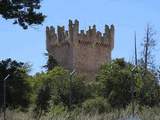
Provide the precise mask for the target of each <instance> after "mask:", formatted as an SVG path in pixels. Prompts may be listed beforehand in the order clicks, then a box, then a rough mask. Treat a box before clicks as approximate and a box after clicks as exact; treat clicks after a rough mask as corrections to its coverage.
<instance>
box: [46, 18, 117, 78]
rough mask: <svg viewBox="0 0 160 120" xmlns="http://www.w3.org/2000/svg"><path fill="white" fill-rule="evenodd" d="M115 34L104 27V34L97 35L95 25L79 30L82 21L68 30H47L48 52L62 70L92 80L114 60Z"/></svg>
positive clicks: (76, 22) (75, 23) (76, 21)
mask: <svg viewBox="0 0 160 120" xmlns="http://www.w3.org/2000/svg"><path fill="white" fill-rule="evenodd" d="M114 31H115V29H114V26H113V25H111V26H108V25H105V27H104V32H100V31H97V29H96V25H93V26H89V28H88V30H86V31H85V30H79V21H78V20H75V21H74V22H73V21H72V20H69V24H68V30H67V29H65V27H64V26H57V28H54V27H53V26H51V27H46V47H47V51H48V53H49V54H50V55H53V56H54V58H55V59H56V60H57V62H58V63H59V64H60V65H62V66H63V67H65V68H67V69H69V70H73V69H76V71H77V72H79V73H85V74H87V75H89V74H90V75H91V76H92V77H93V76H94V75H95V73H96V72H97V71H98V69H99V67H100V66H101V64H103V63H105V62H107V61H110V60H111V51H112V49H113V48H114Z"/></svg>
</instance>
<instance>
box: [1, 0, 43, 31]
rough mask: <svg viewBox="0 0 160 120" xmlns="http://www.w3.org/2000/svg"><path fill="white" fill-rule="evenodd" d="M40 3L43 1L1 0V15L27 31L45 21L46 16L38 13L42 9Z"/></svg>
mask: <svg viewBox="0 0 160 120" xmlns="http://www.w3.org/2000/svg"><path fill="white" fill-rule="evenodd" d="M40 2H41V0H0V15H1V16H2V18H5V19H6V20H7V19H12V20H14V22H13V23H14V24H19V25H20V26H22V27H23V28H24V29H27V28H28V26H30V25H34V24H36V25H38V24H41V23H42V22H43V21H44V18H45V16H44V15H43V14H42V13H41V12H37V10H39V9H40V7H41V5H40Z"/></svg>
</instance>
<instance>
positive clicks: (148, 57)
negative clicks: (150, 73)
mask: <svg viewBox="0 0 160 120" xmlns="http://www.w3.org/2000/svg"><path fill="white" fill-rule="evenodd" d="M155 46H156V40H155V31H154V30H153V27H152V26H151V25H149V24H148V25H147V27H146V30H145V37H144V40H143V43H142V47H143V50H142V57H141V59H140V65H141V66H143V67H144V70H145V71H144V74H145V72H146V71H147V69H148V67H149V68H153V66H154V62H153V61H154V60H153V50H154V48H155Z"/></svg>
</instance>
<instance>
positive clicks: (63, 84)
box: [35, 67, 90, 113]
mask: <svg viewBox="0 0 160 120" xmlns="http://www.w3.org/2000/svg"><path fill="white" fill-rule="evenodd" d="M36 79H37V82H39V81H42V84H41V83H40V84H39V85H41V86H40V89H39V90H40V91H39V90H38V93H37V97H36V103H39V104H36V108H39V107H40V106H44V103H45V104H47V105H46V106H45V107H42V108H43V109H42V110H43V112H44V113H45V111H46V110H48V108H54V107H55V106H57V105H63V106H65V107H68V108H71V107H72V108H74V106H77V105H80V104H81V103H82V102H84V101H85V100H86V99H87V98H88V97H89V96H90V93H89V90H88V88H87V86H86V85H85V82H84V81H83V80H82V79H80V78H77V77H74V76H73V79H72V81H70V78H69V71H67V70H64V69H63V68H61V67H55V68H54V69H52V70H51V71H48V72H47V73H42V74H41V75H38V78H35V80H36ZM35 84H36V83H35ZM71 84H72V85H71ZM46 86H47V89H44V88H46ZM43 93H45V94H43ZM70 95H71V99H72V100H71V106H70ZM48 103H50V104H49V105H48ZM40 104H42V105H40ZM47 106H49V107H47Z"/></svg>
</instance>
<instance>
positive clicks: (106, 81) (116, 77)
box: [97, 59, 132, 108]
mask: <svg viewBox="0 0 160 120" xmlns="http://www.w3.org/2000/svg"><path fill="white" fill-rule="evenodd" d="M131 68H132V65H131V64H129V63H126V62H125V61H124V59H116V60H114V61H112V62H111V63H107V64H105V65H103V66H102V67H101V69H100V72H99V74H98V76H97V81H98V82H99V84H100V86H102V88H101V95H102V96H104V97H105V98H107V99H108V102H109V103H110V104H111V106H112V107H116V108H121V107H125V106H126V105H128V104H129V103H130V101H131V90H130V88H131V85H132V76H131Z"/></svg>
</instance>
